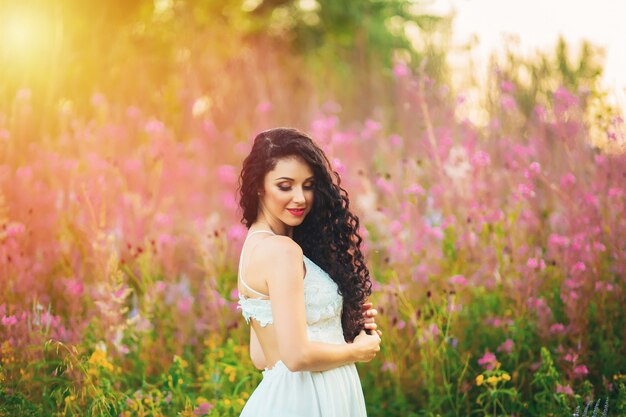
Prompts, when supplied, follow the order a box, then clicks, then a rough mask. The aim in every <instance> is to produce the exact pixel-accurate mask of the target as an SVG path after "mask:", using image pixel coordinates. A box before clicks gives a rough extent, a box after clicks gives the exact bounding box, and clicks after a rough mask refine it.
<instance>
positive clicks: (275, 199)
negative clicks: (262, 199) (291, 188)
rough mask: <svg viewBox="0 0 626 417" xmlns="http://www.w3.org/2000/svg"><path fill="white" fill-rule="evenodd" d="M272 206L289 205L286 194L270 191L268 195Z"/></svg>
mask: <svg viewBox="0 0 626 417" xmlns="http://www.w3.org/2000/svg"><path fill="white" fill-rule="evenodd" d="M269 197H270V200H271V203H270V204H272V205H274V206H284V205H286V204H288V203H289V195H288V194H287V193H283V192H280V191H272V192H271V193H270V194H269Z"/></svg>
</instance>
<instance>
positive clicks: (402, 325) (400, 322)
mask: <svg viewBox="0 0 626 417" xmlns="http://www.w3.org/2000/svg"><path fill="white" fill-rule="evenodd" d="M405 327H406V322H405V321H404V320H399V321H398V324H396V328H397V329H398V330H402V329H404V328H405Z"/></svg>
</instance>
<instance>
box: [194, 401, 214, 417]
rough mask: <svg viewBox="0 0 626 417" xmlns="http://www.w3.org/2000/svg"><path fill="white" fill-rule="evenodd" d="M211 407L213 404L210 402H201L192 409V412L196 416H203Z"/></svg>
mask: <svg viewBox="0 0 626 417" xmlns="http://www.w3.org/2000/svg"><path fill="white" fill-rule="evenodd" d="M213 407H215V406H214V405H213V404H211V403H202V404H200V405H199V406H198V407H196V408H195V409H194V410H193V413H194V414H195V415H197V416H204V415H207V414H208V413H209V411H211V409H212V408H213Z"/></svg>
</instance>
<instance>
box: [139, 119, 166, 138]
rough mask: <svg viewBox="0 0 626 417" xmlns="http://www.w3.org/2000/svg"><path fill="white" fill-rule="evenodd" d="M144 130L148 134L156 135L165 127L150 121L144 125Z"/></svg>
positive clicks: (154, 120) (155, 121) (157, 122)
mask: <svg viewBox="0 0 626 417" xmlns="http://www.w3.org/2000/svg"><path fill="white" fill-rule="evenodd" d="M144 130H145V131H146V133H148V134H151V135H157V134H159V133H163V132H164V131H165V125H164V124H163V122H161V121H159V120H157V119H151V120H149V121H148V122H147V123H146V125H145V127H144Z"/></svg>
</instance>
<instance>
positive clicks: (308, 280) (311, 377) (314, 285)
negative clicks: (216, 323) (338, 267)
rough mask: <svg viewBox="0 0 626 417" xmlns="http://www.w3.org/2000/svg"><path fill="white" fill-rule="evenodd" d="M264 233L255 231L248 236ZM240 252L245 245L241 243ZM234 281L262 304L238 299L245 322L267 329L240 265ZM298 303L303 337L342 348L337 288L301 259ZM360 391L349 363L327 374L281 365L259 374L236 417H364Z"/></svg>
mask: <svg viewBox="0 0 626 417" xmlns="http://www.w3.org/2000/svg"><path fill="white" fill-rule="evenodd" d="M258 232H266V233H272V232H270V231H266V230H256V231H254V232H252V233H250V235H248V236H252V235H253V234H254V233H258ZM244 247H245V242H244ZM243 253H244V251H243V248H242V250H241V258H240V260H239V273H240V275H239V279H241V282H242V283H243V284H244V286H245V287H246V288H248V290H249V291H251V292H253V293H255V294H258V295H259V296H263V297H266V298H265V299H259V298H249V297H245V296H243V295H240V296H239V307H238V308H239V309H241V312H242V315H243V317H244V318H245V319H246V322H248V323H249V322H250V319H251V318H253V319H255V320H256V321H258V322H259V324H260V325H261V326H263V327H265V326H267V325H268V324H271V323H272V308H271V300H269V299H267V297H268V296H267V295H265V294H261V293H259V292H258V291H255V290H253V289H252V288H250V287H249V286H248V285H247V284H246V283H245V281H244V280H243V274H242V268H241V267H242V259H243ZM304 264H305V266H306V274H305V277H304V302H305V308H306V321H307V334H308V336H309V339H310V340H312V341H318V342H325V343H335V344H345V343H346V341H345V340H344V338H343V330H342V327H341V310H342V306H343V299H342V297H341V295H339V293H337V284H336V283H335V282H334V281H333V280H332V279H331V278H330V277H329V276H328V274H327V273H326V272H324V271H323V270H322V269H321V268H320V267H319V266H317V265H316V264H315V263H313V261H311V260H310V259H309V258H307V257H306V256H305V257H304ZM366 415H367V414H366V411H365V399H364V398H363V389H362V388H361V381H360V379H359V375H358V373H357V370H356V367H355V365H354V363H351V364H348V365H344V366H340V367H338V368H334V369H330V370H327V371H321V372H316V371H299V372H292V371H290V370H289V369H288V368H287V366H285V364H284V363H283V362H282V361H280V360H279V361H278V362H277V363H276V364H275V365H274V366H273V367H272V368H271V369H266V370H264V371H263V380H262V381H261V383H260V384H259V386H258V387H257V388H256V389H255V390H254V392H253V393H252V395H251V396H250V398H249V399H248V402H247V403H246V405H245V406H244V408H243V411H242V412H241V417H363V416H366Z"/></svg>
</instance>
